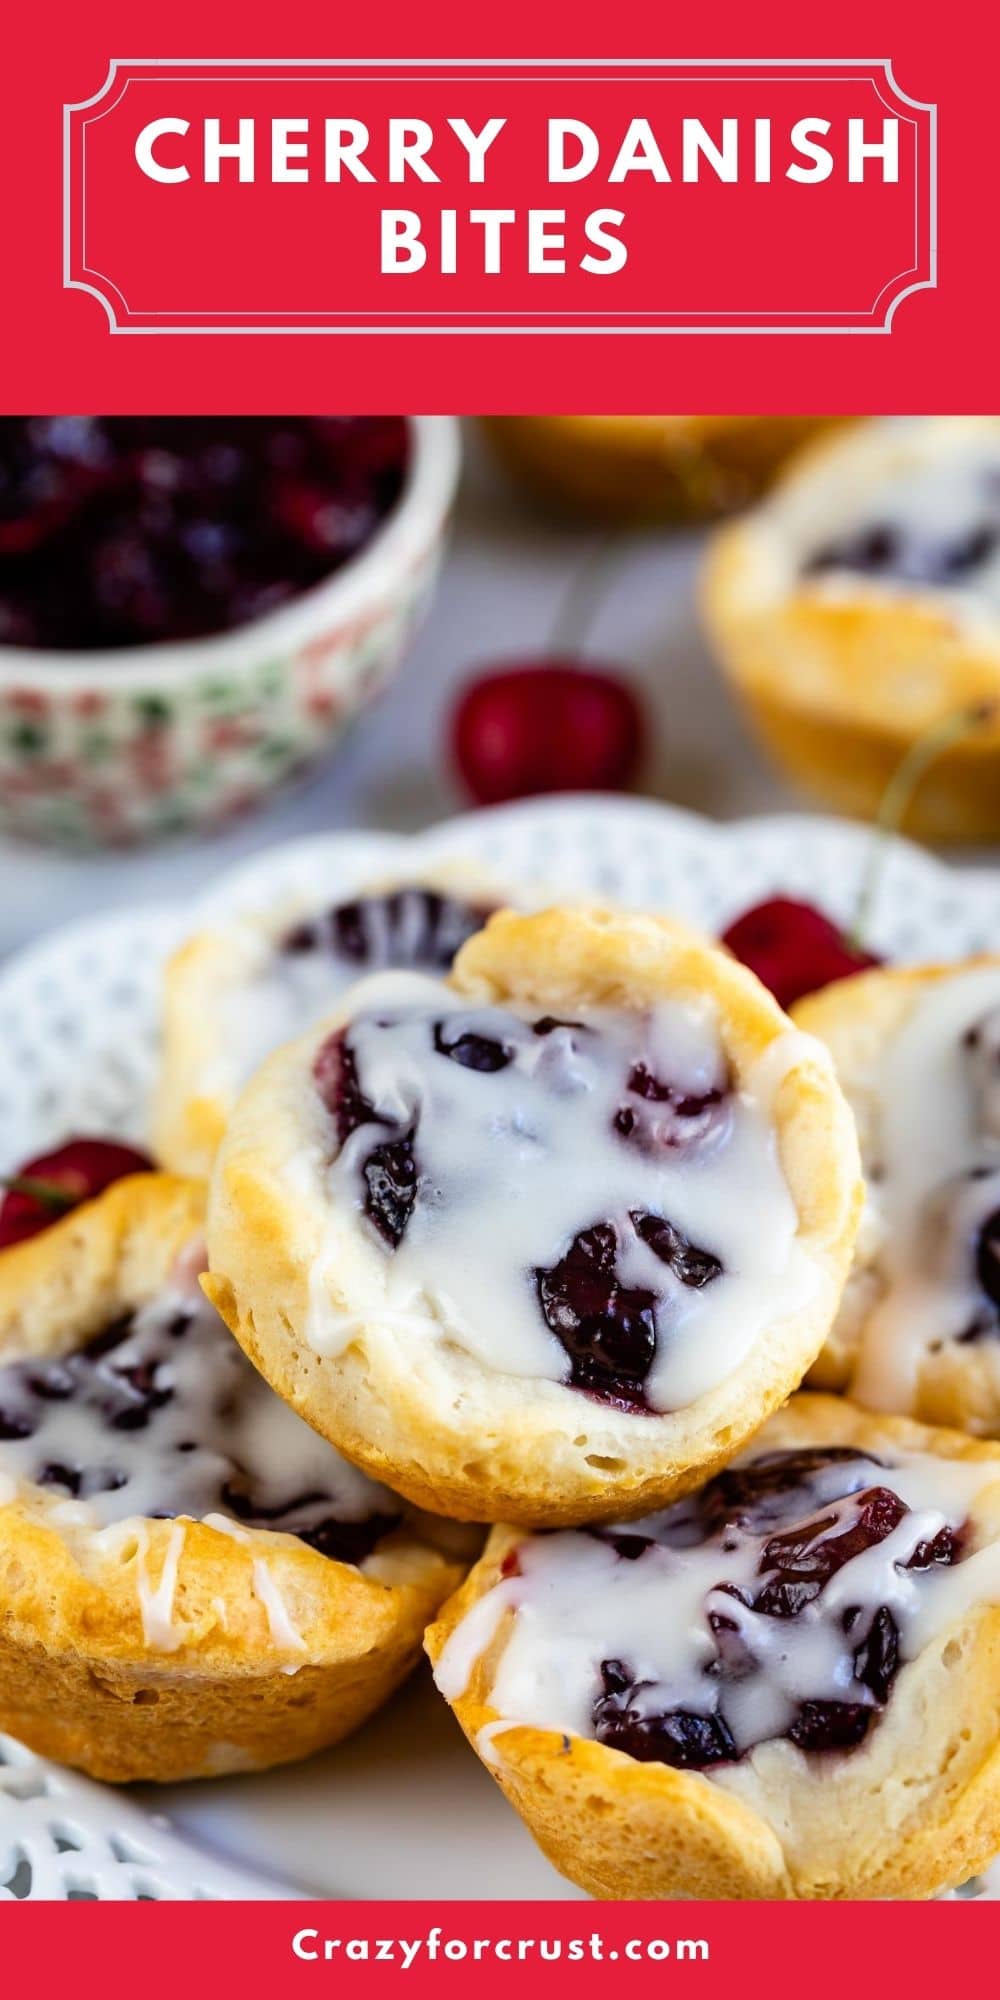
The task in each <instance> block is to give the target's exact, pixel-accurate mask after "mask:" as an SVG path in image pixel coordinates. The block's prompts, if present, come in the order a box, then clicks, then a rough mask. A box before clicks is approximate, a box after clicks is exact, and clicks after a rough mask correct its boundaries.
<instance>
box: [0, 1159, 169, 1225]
mask: <svg viewBox="0 0 1000 2000" xmlns="http://www.w3.org/2000/svg"><path fill="white" fill-rule="evenodd" d="M152 1165H153V1162H152V1160H151V1159H150V1157H149V1155H148V1153H140V1152H139V1151H138V1149H137V1148H136V1147H135V1146H122V1145H120V1144H119V1143H118V1141H117V1140H115V1139H67V1141H66V1143H65V1145H62V1146H57V1147H56V1148H55V1150H54V1152H51V1153H39V1154H38V1155H37V1157H36V1158H35V1159H33V1160H27V1161H26V1162H25V1164H24V1166H23V1167H19V1168H18V1171H17V1172H16V1173H15V1174H10V1175H8V1176H7V1177H6V1179H5V1180H4V1182H3V1183H2V1185H4V1186H5V1187H6V1189H7V1192H6V1194H5V1195H4V1197H3V1200H2V1202H0V1249H6V1248H7V1246H8V1245H9V1244H11V1243H21V1242H23V1241H24V1239H25V1237H28V1236H37V1234H38V1232H39V1230H42V1229H47V1228H48V1227H49V1224H50V1223H53V1222H57V1221H58V1219H59V1217H60V1215H66V1214H68V1212H69V1210H70V1209H71V1208H78V1207H79V1205H80V1203H81V1202H82V1201H91V1200H92V1199H93V1197H94V1196H95V1195H98V1194H103V1193H104V1190H105V1188H107V1187H110V1186H111V1184H112V1182H113V1181H120V1180H123V1179H124V1177H125V1175H126V1174H143V1173H148V1172H149V1171H150V1169H151V1168H152Z"/></svg>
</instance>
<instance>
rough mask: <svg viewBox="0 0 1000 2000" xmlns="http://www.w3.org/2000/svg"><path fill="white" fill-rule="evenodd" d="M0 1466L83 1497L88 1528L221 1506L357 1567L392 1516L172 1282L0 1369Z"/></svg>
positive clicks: (219, 1510) (56, 1495) (194, 1299)
mask: <svg viewBox="0 0 1000 2000" xmlns="http://www.w3.org/2000/svg"><path fill="white" fill-rule="evenodd" d="M0 1474H7V1475H8V1476H9V1477H11V1478H13V1479H14V1480H15V1481H17V1482H22V1481H23V1482H27V1483H29V1484H33V1485H35V1486H40V1487H43V1488H45V1489H46V1490H47V1491H48V1492H49V1493H50V1494H51V1496H52V1497H53V1499H62V1500H66V1501H82V1502H84V1503H85V1505H86V1508H87V1520H88V1522H89V1523H90V1524H91V1525H93V1526H96V1527H104V1526H108V1525H110V1524H111V1523H113V1522H115V1521H120V1520H125V1519H128V1518H129V1517H131V1516H135V1515H141V1516H143V1517H145V1518H147V1519H172V1518H173V1517H174V1516H177V1515H185V1516H188V1517H190V1518H192V1519H195V1520H204V1519H205V1518H206V1517H213V1516H216V1515H222V1516H225V1517H226V1518H228V1519H230V1520H232V1521H235V1522H239V1523H242V1524H243V1525H244V1526H245V1527H247V1528H269V1529H273V1530H276V1531H280V1532H281V1533H283V1534H290V1535H296V1536H298V1537H299V1539H300V1540H301V1541H304V1542H308V1543H309V1545H310V1547H312V1548H315V1549H318V1550H319V1551H320V1553H321V1554H323V1555H326V1556H330V1557H332V1558H334V1559H335V1560H336V1561H339V1562H348V1563H355V1564H358V1563H362V1562H363V1561H364V1560H365V1558H366V1556H369V1555H370V1554H371V1553H372V1550H373V1549H374V1548H375V1546H376V1544H377V1542H378V1541H379V1540H380V1539H381V1537H382V1536H383V1535H386V1534H388V1533H389V1532H390V1530H391V1529H393V1528H394V1527H396V1526H397V1525H398V1522H399V1519H400V1515H399V1507H398V1502H396V1500H395V1499H394V1496H393V1495H391V1494H390V1493H388V1492H387V1491H386V1490H385V1489H384V1488H383V1487H380V1486H377V1485H376V1484H375V1483H374V1482H373V1481H371V1480H369V1479H367V1478H366V1477H365V1476H364V1475H363V1474H362V1473H360V1472H358V1471H357V1470H356V1469H355V1468H354V1467H353V1466H351V1465H348V1464H347V1463H346V1461H345V1460H343V1459H341V1458H340V1456H339V1454H338V1453H337V1452H335V1451H334V1450H333V1448H332V1446H330V1445H328V1444H326V1443H325V1441H324V1440H322V1439H321V1438H319V1437H317V1435H316V1433H315V1432H314V1431H312V1430H311V1429H310V1428H309V1426H308V1425H307V1424H305V1423H303V1421H302V1419H301V1418H300V1417H297V1416H296V1415H295V1414H294V1412H293V1411H291V1410H289V1409H288V1408H287V1407H286V1405H285V1404H284V1403H282V1402H281V1400H280V1398H279V1397H277V1396H276V1395H275V1394H274V1393H273V1391H272V1390H271V1389H269V1388H268V1386H267V1384H266V1383H265V1382H264V1380H263V1378H262V1377H261V1376H260V1375H258V1374H257V1371H256V1369H254V1368H253V1367H252V1366H251V1364H250V1362H249V1361H247V1359H246V1357H245V1355H244V1354H243V1353H242V1351H241V1350H240V1348H239V1347H238V1346H237V1344H236V1342H235V1341H234V1340H232V1339H231V1338H230V1336H229V1334H228V1333H227V1332H226V1329H225V1328H224V1326H223V1324H222V1322H221V1320H220V1319H219V1318H218V1317H217V1315H216V1314H215V1312H214V1311H213V1310H212V1308H211V1307H210V1306H209V1305H208V1302H207V1300H202V1299H201V1298H200V1296H199V1295H197V1294H195V1293H193V1292H190V1291H188V1290H187V1289H185V1288H181V1287H179V1288H178V1289H177V1290H176V1292H168V1293H166V1294H165V1295H164V1296H163V1297H162V1298H160V1299H157V1300H155V1301H154V1302H153V1303H152V1304H150V1305H147V1306H145V1307H143V1308H142V1309H141V1310H140V1311H138V1312H135V1313H130V1314H126V1315H124V1316H123V1317H122V1318H120V1319H118V1320H116V1321H114V1322H113V1323H112V1324H111V1325H110V1326H108V1327H106V1328H104V1330H103V1331H102V1332H101V1333H99V1334H97V1335H96V1337H95V1338H94V1339H92V1340H91V1341H90V1342H89V1343H88V1344H87V1346H86V1347H84V1348H81V1349H79V1350H78V1351H77V1352H75V1353H71V1354H67V1355H65V1356H63V1357H61V1358H60V1359H58V1360H54V1359H50V1358H47V1357H39V1358H37V1359H31V1360H18V1361H11V1362H7V1363H6V1364H5V1365H4V1366H0Z"/></svg>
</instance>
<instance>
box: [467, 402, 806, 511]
mask: <svg viewBox="0 0 1000 2000" xmlns="http://www.w3.org/2000/svg"><path fill="white" fill-rule="evenodd" d="M831 421H832V420H831V419H829V418H825V419H824V418H820V417H781V416H779V417H745V416H744V417H488V418H486V419H484V422H485V427H486V430H487V431H488V433H489V435H490V437H491V439H492V441H493V443H494V444H495V446H496V448H497V450H498V451H499V453H500V456H501V457H502V458H503V459H504V461H505V462H506V463H507V464H508V465H509V466H510V467H511V469H512V470H513V471H514V472H516V473H517V474H518V475H519V477H521V478H523V479H524V480H525V481H526V482H527V484H528V485H529V486H531V487H532V488H533V489H534V490H535V492H537V493H538V494H539V495H540V496H541V497H542V498H543V499H545V500H547V501H554V502H555V503H556V504H557V505H559V506H562V507H569V508H571V509H573V511H574V512H580V513H585V514H589V515H592V516H594V517H596V518H599V519H608V520H618V519H621V520H628V521H644V520H657V521H658V520H668V521H688V520H701V519H703V518H705V517H706V516H708V517H710V516H712V515H715V514H722V513H726V512H727V511H728V510H729V509H730V508H732V507H739V506H742V505H745V504H746V502H747V501H748V500H752V499H753V498H754V497H755V495H756V494H758V493H759V492H760V491H761V490H762V488H763V487H764V486H765V485H767V483H768V481H769V480H770V478H771V476H772V474H773V473H774V471H775V468H776V467H777V466H778V465H780V464H781V462H782V460H783V459H785V458H786V457H787V456H788V453H789V452H790V451H792V450H793V449H794V448H795V446H796V445H798V444H800V443H801V441H802V439H803V438H806V437H808V436H810V434H811V433H812V432H813V431H815V430H817V429H819V428H820V427H821V426H823V425H825V424H828V423H829V422H831Z"/></svg>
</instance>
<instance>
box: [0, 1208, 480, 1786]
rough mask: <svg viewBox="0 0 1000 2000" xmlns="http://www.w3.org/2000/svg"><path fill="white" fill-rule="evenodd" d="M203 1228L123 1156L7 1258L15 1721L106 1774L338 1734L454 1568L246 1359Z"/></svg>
mask: <svg viewBox="0 0 1000 2000" xmlns="http://www.w3.org/2000/svg"><path fill="white" fill-rule="evenodd" d="M203 1228H204V1198H203V1194H202V1191H201V1189H200V1188H199V1187H198V1186H197V1185H196V1184H195V1183H193V1182H189V1181H184V1180H181V1179H178V1178H175V1177H173V1176H171V1175H165V1174H142V1175H133V1176H131V1177H130V1178H129V1179H127V1180H122V1181H120V1182H117V1183H116V1184H115V1185H114V1186H112V1187H110V1188H109V1189H107V1191H106V1192H105V1193H103V1194H101V1195H99V1196H98V1197H97V1199H96V1200H92V1201H88V1202H86V1203H84V1204H83V1205H82V1206H81V1207H79V1208H77V1209H75V1210H74V1211H73V1212H72V1213H71V1214H67V1215H66V1216H64V1217H63V1218H62V1219H61V1220H59V1221H56V1222H55V1223H54V1224H53V1225H52V1227H51V1228H48V1229H46V1230H45V1231H44V1232H43V1233H41V1234H39V1235H37V1236H35V1237H34V1238H32V1239H31V1240H29V1241H24V1242H21V1243H15V1244H14V1245H13V1246H12V1247H10V1248H8V1249H5V1250H4V1251H3V1253H2V1254H0V1729H5V1730H9V1731H10V1732H11V1733H12V1734H13V1735H15V1736H17V1737H19V1738H20V1739H21V1740H22V1741H23V1742H25V1743H27V1744H28V1745H29V1746H30V1747H31V1748H32V1749H34V1750H37V1751H39V1752H41V1753H42V1754H43V1755H46V1756H52V1757H55V1758H57V1759H58V1760H59V1761H60V1762H62V1763H66V1764H73V1765H76V1766H78V1767H79V1768H80V1769H81V1770H84V1771H87V1772H89V1773H90V1774H91V1775H92V1776H94V1777H98V1778H103V1779H110V1780H116V1781H125V1780H129V1779H136V1778H142V1779H163V1780H174V1779H178V1778H189V1777H204V1776H212V1775H217V1774H218V1773H220V1772H226V1771H242V1770H253V1769H260V1768H263V1767H265V1766H267V1765H271V1764H277V1763H283V1762H287V1761H288V1760H290V1759H294V1758H298V1757H304V1756H307V1755H308V1754H309V1753H310V1752H311V1751H313V1750H316V1749H319V1748H320V1747H322V1746H324V1745H326V1744H329V1743H334V1742H336V1741H338V1740H339V1739H340V1738H341V1737H342V1736H344V1735H346V1734H347V1732H348V1731H349V1730H351V1729H353V1728H355V1727H357V1725H358V1724H359V1723H360V1722H363V1721H364V1720H365V1719H366V1717H367V1716H369V1715H370V1714H371V1713H372V1712H373V1710H374V1709H375V1708H377V1707H378V1706H379V1704H380V1703H381V1702H382V1701H383V1700H384V1699H385V1698H386V1697H387V1696H388V1695H389V1694H390V1693H391V1692H392V1691H393V1689H394V1688H396V1687H397V1686H398V1685H399V1683H400V1681H401V1680H402V1679H403V1678H404V1676H405V1675H406V1673H407V1672H408V1671H409V1670H410V1668H411V1667H412V1666H413V1665H414V1663H415V1660H416V1658H417V1656H418V1654H419V1649H420V1640H421V1634H422V1632H423V1628H424V1626H425V1624H426V1622H427V1619H428V1617H430V1616H431V1615H432V1613H433V1611H434V1610H435V1608H436V1606H437V1605H438V1604H439V1603H440V1602H441V1600H442V1598H443V1596H444V1595H445V1594H446V1593H447V1591H448V1590H449V1589H450V1588H453V1587H454V1585H455V1584H456V1583H457V1582H458V1580H459V1579H460V1577H461V1575H462V1572H463V1565H462V1563H461V1562H459V1561H457V1560H456V1559H455V1557H454V1555H451V1554H448V1553H446V1552H444V1551H447V1549H448V1547H449V1541H448V1537H447V1534H446V1531H445V1530H444V1529H443V1526H442V1524H441V1523H438V1522H435V1523H431V1524H429V1533H425V1532H424V1529H423V1525H422V1524H420V1523H418V1522H416V1521H415V1520H414V1519H413V1517H412V1515H411V1514H410V1513H409V1512H408V1510H407V1509H406V1508H405V1507H404V1506H403V1505H402V1503H401V1502H400V1501H399V1500H398V1499H397V1498H396V1496H395V1495H394V1494H391V1493H389V1492H387V1491H386V1489H385V1488H384V1487H381V1486H377V1485H376V1484H375V1483H374V1482H373V1481H371V1480H370V1479H368V1478H366V1477H365V1475H364V1474H363V1473H361V1472H359V1471H358V1470H357V1469H356V1468H355V1467H354V1466H352V1465H349V1464H347V1462H346V1461H345V1460H344V1459H342V1458H340V1457H339V1455H338V1454H337V1453H336V1452H335V1451H333V1450H332V1449H331V1447H330V1446H329V1445H328V1444H327V1443H326V1442H325V1441H324V1440H323V1439H321V1438H318V1437H317V1436H316V1435H315V1433H314V1432H312V1431H310V1430H309V1428H308V1427H307V1426H306V1425H305V1424H303V1423H302V1422H301V1421H300V1420H299V1418H298V1417H296V1416H295V1415H294V1414H293V1413H292V1412H291V1411H290V1410H288V1409H286V1408H285V1407H284V1405H283V1404H282V1403H281V1402H280V1401H279V1399H278V1398H277V1397H276V1396H274V1395H273V1394H272V1392H271V1390H270V1389H269V1388H268V1387H267V1385H266V1383H264V1382H263V1381H262V1380H261V1378H260V1377H259V1376H258V1375H257V1374H256V1373H255V1371H254V1370H253V1369H252V1368H251V1367H250V1366H249V1364H248V1363H247V1361H246V1359H245V1357H244V1355H243V1354H242V1353H241V1352H240V1350H239V1348H238V1347H237V1345H236V1343H235V1342H234V1341H233V1340H231V1339H230V1336H229V1335H228V1333H227V1332H226V1329H225V1328H224V1326H223V1325H222V1323H221V1321H220V1320H219V1319H218V1316H217V1315H216V1313H215V1312H214V1311H213V1310H212V1308H211V1307H210V1305H209V1304H208V1302H207V1300H206V1299H205V1297H204V1295H203V1293H202V1291H201V1289H200V1286H199V1282H198V1279H199V1274H200V1272H201V1270H202V1269H203V1254H202V1249H201V1238H202V1232H203ZM439 1544H440V1546H439Z"/></svg>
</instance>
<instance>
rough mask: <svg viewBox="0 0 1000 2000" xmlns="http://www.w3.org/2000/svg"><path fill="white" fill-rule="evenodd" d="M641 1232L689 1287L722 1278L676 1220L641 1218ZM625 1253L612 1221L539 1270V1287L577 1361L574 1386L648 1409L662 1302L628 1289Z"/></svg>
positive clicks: (549, 1319) (635, 1218)
mask: <svg viewBox="0 0 1000 2000" xmlns="http://www.w3.org/2000/svg"><path fill="white" fill-rule="evenodd" d="M630 1220H631V1223H632V1226H633V1228H634V1229H635V1232H636V1235H637V1236H640V1237H641V1238H642V1240H643V1242H644V1243H647V1244H648V1245H649V1247H650V1249H651V1250H652V1251H653V1252H654V1254H655V1255H656V1256H657V1257H658V1258H659V1259H660V1262H661V1263H663V1264H666V1265H668V1266H669V1268H670V1269H671V1270H672V1271H673V1273H674V1276H675V1277H676V1278H678V1279H679V1280H680V1282H681V1284H682V1285H686V1286H688V1287H690V1288H692V1289H694V1290H697V1291H700V1290H701V1288H702V1287H703V1286H704V1285H707V1284H710V1283H711V1281H712V1279H713V1278H717V1277H719V1276H720V1275H721V1272H722V1265H721V1263H720V1261H719V1259H718V1257H715V1256H713V1255H712V1252H711V1251H710V1250H699V1249H698V1248H697V1247H696V1246H695V1245H694V1244H692V1243H689V1242H688V1240H687V1238H686V1236H684V1235H682V1233H681V1231H680V1230H679V1229H677V1228H676V1227H675V1226H674V1224H673V1223H672V1222H667V1221H666V1220H665V1219H664V1217H662V1216H659V1215H644V1214H640V1213H634V1214H633V1215H632V1216H631V1218H630ZM620 1248H621V1245H620V1242H619V1238H618V1233H617V1231H616V1230H615V1228H614V1225H613V1224H612V1223H610V1222H599V1223H595V1225H594V1226H593V1228H591V1229H585V1230H583V1231H581V1233H580V1235H579V1236H575V1237H574V1239H573V1242H572V1243H571V1245H570V1247H569V1250H568V1251H567V1253H566V1255H565V1257H562V1258H560V1260H559V1262H558V1263H557V1264H553V1265H552V1266H551V1268H550V1269H549V1270H546V1271H536V1272H535V1283H536V1285H537V1287H538V1299H539V1304H540V1305H541V1308H542V1316H543V1318H544V1320H545V1324H546V1326H547V1327H548V1328H549V1331H550V1332H551V1333H554V1334H555V1335H556V1338H557V1339H558V1340H559V1341H561V1342H562V1345H563V1347H564V1348H565V1349H566V1352H567V1354H568V1355H569V1358H570V1378H569V1379H570V1382H571V1384H572V1386H573V1387H574V1388H575V1389H586V1390H589V1391H590V1392H591V1393H592V1394H597V1395H601V1396H603V1397H604V1398H605V1400H608V1401H613V1402H615V1403H619V1404H620V1405H621V1406H622V1407H623V1408H626V1409H636V1410H643V1409H646V1408H648V1405H647V1402H646V1397H645V1392H644V1388H643V1385H644V1383H645V1380H646V1377H647V1375H648V1374H649V1371H650V1368H651V1367H652V1365H653V1359H654V1356H655V1354H656V1308H657V1305H658V1304H659V1303H660V1299H659V1297H658V1295H657V1294H656V1293H655V1292H651V1291H647V1290H646V1289H645V1288H643V1287H641V1286H628V1285H624V1284H622V1282H621V1280H620V1279H619V1277H618V1273H617V1259H618V1254H619V1250H620Z"/></svg>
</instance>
